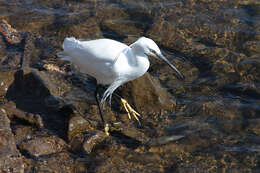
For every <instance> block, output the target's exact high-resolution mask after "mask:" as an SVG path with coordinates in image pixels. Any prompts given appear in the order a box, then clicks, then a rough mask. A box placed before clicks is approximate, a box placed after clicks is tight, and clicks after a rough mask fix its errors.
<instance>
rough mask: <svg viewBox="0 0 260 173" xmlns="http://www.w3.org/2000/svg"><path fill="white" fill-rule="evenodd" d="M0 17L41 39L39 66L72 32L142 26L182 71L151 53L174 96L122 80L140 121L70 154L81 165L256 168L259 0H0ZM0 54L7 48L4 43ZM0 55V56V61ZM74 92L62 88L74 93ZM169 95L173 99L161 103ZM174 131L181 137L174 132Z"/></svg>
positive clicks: (128, 38) (106, 32) (136, 31)
mask: <svg viewBox="0 0 260 173" xmlns="http://www.w3.org/2000/svg"><path fill="white" fill-rule="evenodd" d="M0 19H6V20H7V21H8V23H9V24H11V25H12V27H13V28H15V29H16V30H17V31H21V32H28V33H30V34H34V37H36V38H37V39H39V38H41V39H43V40H44V41H43V42H41V41H40V42H37V43H35V45H36V46H35V49H36V50H35V52H37V53H35V55H38V57H34V58H32V60H31V61H30V66H31V67H37V68H38V65H37V64H39V62H43V63H46V62H47V63H48V62H54V63H56V62H57V61H58V60H57V58H56V57H55V53H56V52H58V51H59V50H61V45H62V41H63V39H64V38H65V37H68V36H75V37H78V38H82V39H86V40H88V39H95V38H103V37H106V38H112V39H116V40H119V41H122V42H125V43H126V44H130V43H132V42H134V41H135V40H136V39H137V38H139V37H140V36H142V35H144V36H147V37H150V38H152V39H153V40H155V41H156V42H157V43H158V45H159V46H160V47H161V48H162V51H163V53H164V54H165V55H166V57H167V58H168V59H169V60H170V61H171V62H172V63H173V64H175V65H176V67H177V68H178V69H179V71H181V72H182V73H183V74H184V76H185V80H184V81H179V80H177V79H176V78H175V76H174V75H173V73H172V72H171V71H170V70H169V68H168V67H167V65H165V64H163V63H162V62H160V61H158V60H155V59H151V64H152V66H151V68H150V69H149V72H150V74H151V75H152V76H154V77H155V78H156V79H158V80H159V81H160V83H161V86H162V87H163V89H164V90H166V91H167V93H170V98H171V99H170V100H167V99H166V100H165V99H162V100H160V102H162V103H161V104H160V105H159V106H158V104H157V103H153V101H154V100H153V97H148V98H147V97H145V95H146V94H147V93H148V95H149V92H150V90H149V89H146V87H147V86H145V85H144V86H140V88H139V90H138V87H135V86H132V84H129V85H130V87H129V88H131V87H132V91H129V90H126V91H125V92H126V94H124V89H125V88H123V89H121V90H120V91H121V93H122V94H123V95H124V96H126V97H127V98H128V99H130V100H131V99H132V100H131V101H132V102H133V103H134V105H135V107H136V108H137V110H138V111H140V112H141V113H142V115H143V121H142V126H141V127H140V126H138V125H137V124H134V123H131V124H130V125H126V126H127V127H126V129H127V130H123V132H122V133H123V135H122V134H121V133H115V134H114V137H115V138H116V139H117V140H114V141H112V142H111V141H110V142H108V144H104V145H102V146H101V147H98V148H97V149H96V150H95V152H94V154H92V155H88V156H85V157H82V156H81V154H80V153H77V154H75V156H74V157H75V158H76V160H80V159H81V160H80V162H81V163H84V164H83V166H82V165H81V167H82V168H81V167H80V169H78V170H81V169H82V170H85V169H86V170H88V171H89V172H92V171H95V172H107V171H111V172H217V171H221V172H258V171H260V165H259V163H260V155H259V151H260V145H259V144H260V142H259V140H260V137H259V135H260V126H259V125H260V116H259V115H260V83H259V82H260V4H259V2H258V0H252V1H240V0H232V1H228V0H226V1H225V0H224V1H203V0H201V1H193V0H189V1H174V0H172V1H169V0H168V1H164V0H162V1H159V0H152V1H146V0H142V1H140V0H134V1H133V0H130V1H121V0H113V1H112V0H111V1H110V0H95V1H94V0H78V1H70V0H67V1H63V0H52V1H40V0H38V1H36V0H35V1H33V0H20V1H18V0H17V1H15V0H14V1H9V0H0ZM34 37H33V38H34ZM10 51H11V50H10V49H9V54H8V55H11V53H10ZM39 52H40V53H39ZM0 56H2V57H5V55H4V53H3V52H2V53H0ZM3 59H4V58H1V57H0V62H1V63H2V65H4V64H3V62H4V61H3ZM133 83H134V82H133ZM141 84H142V82H140V85H141ZM156 85H157V84H156ZM90 88H91V87H90ZM133 88H137V89H133ZM142 88H144V89H143V90H145V91H146V92H147V93H145V91H142ZM157 91H158V90H156V92H157ZM138 92H141V93H142V92H143V93H145V94H144V95H142V94H140V93H138ZM158 93H160V92H159V91H158ZM158 93H157V94H158ZM73 94H76V92H74V93H73ZM73 94H71V93H70V94H68V95H69V96H70V97H67V98H66V97H65V98H66V99H67V100H68V99H69V98H71V99H72V100H73V98H72V97H73V96H72V95H73ZM79 95H82V94H81V93H79ZM150 95H152V96H153V95H154V93H152V91H151V92H150ZM155 95H156V94H155ZM138 96H140V99H138ZM133 97H134V99H133ZM158 97H160V94H159V96H158ZM162 97H164V96H162ZM166 98H168V97H166ZM90 100H91V99H90ZM171 101H174V102H175V104H170V106H169V105H168V106H167V104H169V103H168V102H171ZM90 102H91V101H90ZM92 102H93V100H92ZM149 104H150V105H149ZM161 105H166V106H165V108H164V107H163V106H162V107H161ZM81 106H82V105H79V107H81ZM169 107H170V108H169ZM82 109H83V110H84V111H85V112H87V113H90V114H91V113H93V112H94V113H95V111H96V108H93V106H88V105H87V106H86V105H84V104H83V106H82ZM39 112H44V111H43V110H41V111H39ZM117 114H118V113H117ZM117 116H119V117H120V118H116V120H119V121H120V122H123V123H126V119H124V118H121V117H122V116H125V115H120V114H119V115H117ZM93 117H94V116H93ZM112 119H113V118H112ZM114 119H115V118H114ZM50 126H51V125H50ZM57 128H59V127H57ZM62 129H66V128H62ZM54 133H55V128H54ZM60 133H62V132H60V131H59V132H57V134H58V136H59V135H60ZM64 133H66V132H64ZM142 135H143V136H145V137H147V138H148V139H147V140H148V141H149V138H154V137H158V138H156V140H154V141H153V140H151V141H150V144H149V146H148V147H146V146H142V145H141V144H140V141H141V143H143V142H145V140H146V139H144V138H143V136H142ZM175 135H176V136H177V137H178V136H182V137H181V138H180V139H175V138H174V136H175ZM60 136H62V137H63V136H65V135H60ZM120 138H121V140H120ZM142 138H143V139H142ZM142 140H143V141H142ZM158 141H159V142H158ZM148 143H149V142H148ZM26 157H28V156H27V155H26ZM27 159H31V158H27ZM41 159H43V160H44V158H41ZM84 159H86V160H84ZM38 164H41V162H40V161H39V162H38ZM58 166H59V165H57V167H58ZM38 169H39V170H40V168H38ZM29 170H32V169H29V168H28V172H30V171H29ZM36 170H37V169H36ZM57 170H59V169H58V168H57ZM41 171H43V170H41ZM72 172H73V171H72Z"/></svg>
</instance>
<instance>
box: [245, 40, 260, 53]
mask: <svg viewBox="0 0 260 173" xmlns="http://www.w3.org/2000/svg"><path fill="white" fill-rule="evenodd" d="M243 49H244V50H245V51H246V52H247V53H248V54H249V56H252V55H255V54H258V55H259V54H260V41H247V42H246V43H244V44H243Z"/></svg>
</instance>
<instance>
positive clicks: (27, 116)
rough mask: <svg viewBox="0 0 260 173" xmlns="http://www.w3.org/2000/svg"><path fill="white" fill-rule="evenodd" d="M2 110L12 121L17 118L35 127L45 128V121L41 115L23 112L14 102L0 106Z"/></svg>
mask: <svg viewBox="0 0 260 173" xmlns="http://www.w3.org/2000/svg"><path fill="white" fill-rule="evenodd" d="M0 109H2V111H5V113H6V114H7V116H8V117H9V118H10V119H12V118H14V117H15V118H18V119H20V120H23V121H26V122H28V123H30V124H32V125H35V126H37V127H38V128H41V127H43V120H42V118H41V116H40V115H39V114H32V113H27V112H23V111H21V110H20V109H17V108H16V105H15V103H14V102H12V101H11V102H8V103H6V104H4V105H2V106H0Z"/></svg>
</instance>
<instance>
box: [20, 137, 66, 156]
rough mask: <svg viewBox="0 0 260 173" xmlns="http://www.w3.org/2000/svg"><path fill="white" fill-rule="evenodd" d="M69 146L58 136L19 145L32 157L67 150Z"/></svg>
mask: <svg viewBox="0 0 260 173" xmlns="http://www.w3.org/2000/svg"><path fill="white" fill-rule="evenodd" d="M66 147H67V144H66V143H65V142H64V141H63V140H62V139H60V138H58V137H56V136H49V137H37V138H36V139H32V140H28V141H26V142H23V143H21V144H19V149H20V150H22V151H24V152H27V153H28V154H30V155H31V156H34V157H39V156H43V155H49V154H53V153H58V152H61V151H62V150H65V149H66Z"/></svg>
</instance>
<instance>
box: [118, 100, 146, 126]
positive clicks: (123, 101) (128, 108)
mask: <svg viewBox="0 0 260 173" xmlns="http://www.w3.org/2000/svg"><path fill="white" fill-rule="evenodd" d="M121 102H122V104H123V106H124V108H125V110H126V112H127V115H128V118H129V119H130V120H131V115H132V116H133V117H134V118H135V119H136V120H137V121H138V123H139V124H141V123H140V121H139V118H138V117H140V116H141V115H140V114H139V113H138V112H136V111H135V110H134V109H133V108H132V107H131V106H130V105H129V103H127V101H126V100H125V99H123V98H121Z"/></svg>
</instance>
